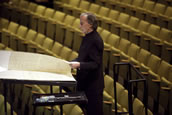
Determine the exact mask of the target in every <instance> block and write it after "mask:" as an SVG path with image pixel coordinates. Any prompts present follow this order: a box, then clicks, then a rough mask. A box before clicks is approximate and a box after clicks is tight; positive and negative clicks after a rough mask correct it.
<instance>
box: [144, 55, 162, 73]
mask: <svg viewBox="0 0 172 115" xmlns="http://www.w3.org/2000/svg"><path fill="white" fill-rule="evenodd" d="M160 61H161V59H160V58H159V57H158V56H156V55H153V54H152V55H151V57H150V58H149V61H148V64H147V67H149V68H150V70H151V71H153V72H155V73H157V71H158V69H157V67H159V65H160Z"/></svg>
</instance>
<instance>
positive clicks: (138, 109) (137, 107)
mask: <svg viewBox="0 0 172 115" xmlns="http://www.w3.org/2000/svg"><path fill="white" fill-rule="evenodd" d="M143 110H144V105H143V103H142V102H141V101H140V100H139V99H138V98H135V99H134V101H133V114H134V115H139V114H141V113H143Z"/></svg>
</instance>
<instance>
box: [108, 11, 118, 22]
mask: <svg viewBox="0 0 172 115" xmlns="http://www.w3.org/2000/svg"><path fill="white" fill-rule="evenodd" d="M119 14H120V13H119V11H116V10H110V11H109V14H108V18H111V19H113V20H116V19H117V18H118V16H119Z"/></svg>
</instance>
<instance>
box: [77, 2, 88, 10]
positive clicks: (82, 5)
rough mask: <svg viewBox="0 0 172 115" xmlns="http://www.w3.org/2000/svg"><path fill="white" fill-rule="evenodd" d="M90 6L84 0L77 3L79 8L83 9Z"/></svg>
mask: <svg viewBox="0 0 172 115" xmlns="http://www.w3.org/2000/svg"><path fill="white" fill-rule="evenodd" d="M89 6H90V2H88V1H85V0H81V2H80V4H79V8H81V9H83V10H88V8H89Z"/></svg>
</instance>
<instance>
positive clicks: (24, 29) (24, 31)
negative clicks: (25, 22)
mask: <svg viewBox="0 0 172 115" xmlns="http://www.w3.org/2000/svg"><path fill="white" fill-rule="evenodd" d="M27 32H28V28H27V27H25V26H22V25H21V26H20V27H19V28H18V30H17V35H18V36H20V37H22V38H24V37H25V36H26V34H27Z"/></svg>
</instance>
